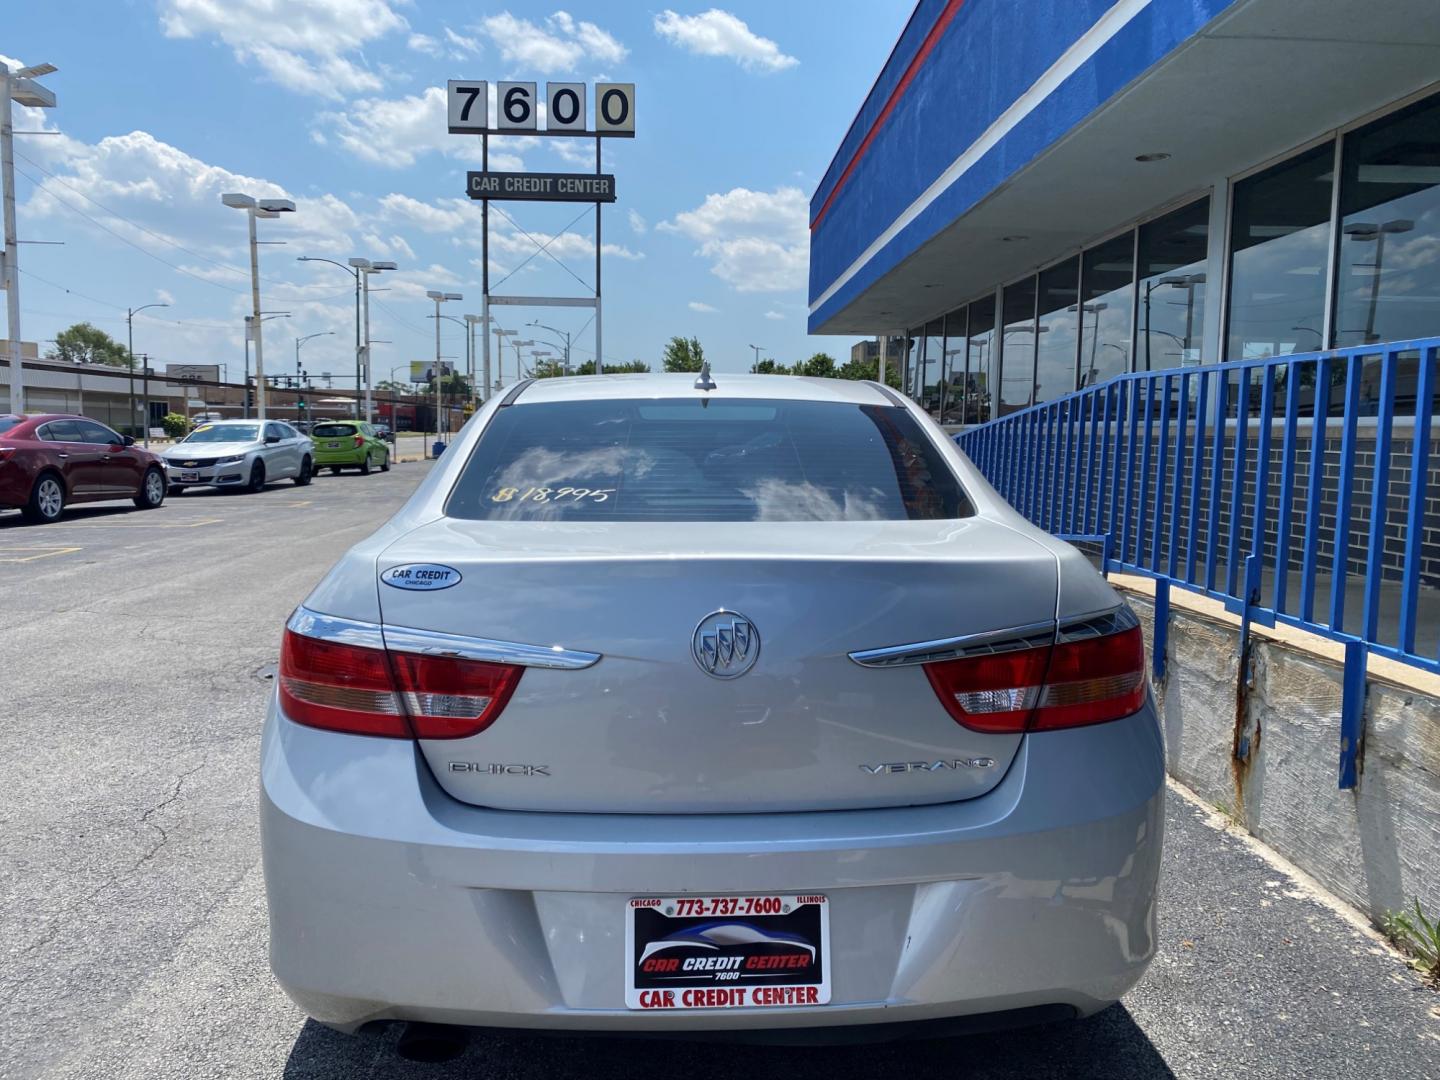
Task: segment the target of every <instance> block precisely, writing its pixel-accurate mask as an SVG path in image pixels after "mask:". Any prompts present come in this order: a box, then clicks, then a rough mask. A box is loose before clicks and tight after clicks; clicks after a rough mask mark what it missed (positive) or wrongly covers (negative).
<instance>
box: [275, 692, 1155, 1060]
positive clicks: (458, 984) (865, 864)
mask: <svg viewBox="0 0 1440 1080" xmlns="http://www.w3.org/2000/svg"><path fill="white" fill-rule="evenodd" d="M1163 781H1164V770H1163V758H1162V753H1161V743H1160V735H1159V730H1158V726H1157V724H1156V720H1155V715H1154V712H1153V708H1152V707H1151V706H1149V705H1147V707H1146V709H1145V710H1144V711H1142V712H1141V713H1139V714H1137V715H1136V716H1134V717H1131V718H1129V719H1128V720H1124V721H1120V722H1117V723H1112V724H1106V725H1101V726H1098V727H1094V728H1086V729H1080V730H1076V731H1067V732H1053V733H1046V734H1043V735H1038V736H1033V735H1032V736H1030V737H1028V738H1027V739H1026V740H1025V742H1024V745H1023V746H1022V748H1021V750H1020V753H1019V754H1018V755H1017V757H1016V760H1015V762H1014V764H1013V765H1012V767H1011V769H1010V771H1009V773H1008V774H1007V775H1006V777H1005V779H1004V780H1003V781H1002V782H1001V784H1000V785H999V786H998V787H997V788H996V789H995V790H994V791H992V792H990V793H989V794H988V795H986V796H983V797H981V798H977V799H972V800H969V801H967V802H962V803H951V804H947V805H941V806H927V807H910V808H902V809H887V810H864V811H840V812H836V811H831V812H827V813H782V814H763V815H760V814H754V815H693V816H659V815H657V816H653V817H650V816H638V815H629V816H626V815H583V814H540V813H525V812H514V811H494V810H485V809H481V808H477V807H472V806H466V805H464V804H461V803H458V802H456V801H455V800H453V799H451V798H450V797H449V796H447V795H446V794H445V793H444V792H442V791H441V790H440V789H439V787H438V786H437V785H436V784H435V782H434V780H433V778H432V777H431V775H430V773H429V770H428V767H427V766H426V765H425V764H424V762H423V761H422V760H421V758H420V756H419V754H418V752H417V751H416V748H415V747H414V746H413V745H411V744H409V743H405V742H400V741H395V740H386V739H369V738H363V737H358V736H345V735H336V734H332V733H328V732H321V731H316V730H313V729H310V728H305V727H301V726H299V725H296V724H294V723H292V722H290V721H289V720H287V719H285V718H284V716H283V715H281V714H280V713H279V712H278V710H277V708H276V706H275V703H274V701H273V700H272V703H271V710H270V716H269V718H268V721H267V724H266V729H265V738H264V746H263V751H262V780H261V784H262V797H261V814H262V823H261V824H262V838H263V848H264V865H265V878H266V890H267V894H268V898H269V906H270V930H271V965H272V967H273V969H274V972H275V975H276V977H277V978H278V979H279V981H280V982H281V984H282V985H283V986H284V988H285V990H286V992H287V993H289V994H290V996H291V997H292V998H293V999H294V1000H295V1001H296V1002H297V1003H298V1004H299V1005H300V1006H301V1008H303V1009H304V1010H305V1011H306V1012H308V1013H309V1014H310V1015H311V1016H313V1017H315V1018H316V1019H318V1020H320V1021H322V1022H325V1023H327V1024H330V1025H332V1026H335V1027H339V1028H342V1029H346V1030H353V1029H354V1028H356V1027H358V1026H360V1025H361V1024H363V1023H365V1022H367V1021H371V1020H378V1019H403V1020H425V1021H432V1022H436V1023H450V1024H466V1025H477V1026H491V1027H495V1026H499V1027H533V1028H556V1029H575V1030H610V1031H618V1032H623V1031H634V1032H642V1031H651V1032H656V1031H707V1030H708V1031H721V1030H742V1029H749V1030H756V1029H766V1028H772V1029H773V1028H813V1027H822V1026H829V1025H850V1024H874V1023H891V1022H901V1021H921V1020H932V1019H938V1018H943V1017H959V1016H971V1015H977V1014H986V1013H993V1012H1000V1011H1003V1010H1013V1009H1027V1008H1033V1007H1039V1006H1052V1005H1054V1006H1068V1007H1069V1008H1071V1009H1073V1010H1075V1011H1076V1012H1078V1013H1082V1014H1084V1013H1090V1012H1093V1011H1096V1010H1098V1009H1100V1008H1103V1007H1104V1006H1105V1005H1107V1004H1109V1003H1110V1002H1112V1001H1114V1000H1116V999H1117V998H1119V997H1120V996H1121V995H1122V994H1123V993H1124V992H1125V991H1126V990H1128V989H1129V988H1130V987H1131V986H1132V985H1133V984H1134V983H1135V982H1136V980H1137V979H1139V977H1140V975H1141V974H1142V973H1143V972H1144V969H1145V967H1146V965H1147V964H1148V963H1149V961H1150V958H1151V956H1152V955H1153V952H1154V949H1155V888H1156V879H1157V876H1158V872H1159V858H1160V842H1161V828H1162V821H1163V805H1162V804H1163ZM772 891H773V892H797V891H801V892H823V893H825V894H827V895H828V896H829V898H830V941H831V962H832V972H833V975H832V984H833V996H832V1003H831V1004H830V1005H827V1006H820V1007H810V1008H777V1009H752V1010H740V1011H707V1012H683V1013H673V1012H667V1013H655V1012H644V1013H641V1012H631V1011H628V1010H626V1009H625V1007H624V966H623V965H624V962H625V960H624V955H625V954H624V945H625V927H624V921H623V919H624V911H625V900H626V899H627V898H628V897H630V896H636V895H652V896H663V895H677V894H683V893H689V892H694V893H739V892H772Z"/></svg>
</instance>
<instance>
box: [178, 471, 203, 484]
mask: <svg viewBox="0 0 1440 1080" xmlns="http://www.w3.org/2000/svg"><path fill="white" fill-rule="evenodd" d="M199 479H200V474H199V473H198V472H182V473H181V474H180V482H181V483H182V484H193V483H195V482H196V481H198V480H199Z"/></svg>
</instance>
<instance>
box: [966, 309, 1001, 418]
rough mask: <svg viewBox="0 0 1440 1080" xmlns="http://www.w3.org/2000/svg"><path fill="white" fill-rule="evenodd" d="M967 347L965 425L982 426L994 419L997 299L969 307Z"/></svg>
mask: <svg viewBox="0 0 1440 1080" xmlns="http://www.w3.org/2000/svg"><path fill="white" fill-rule="evenodd" d="M968 314H969V325H968V327H967V335H966V339H965V342H966V345H965V418H964V420H963V421H962V423H966V424H983V423H985V422H986V421H987V420H989V419H990V418H991V417H992V416H993V415H994V402H993V400H992V396H993V389H992V388H993V387H994V386H995V383H996V380H995V378H994V376H993V372H994V371H995V297H994V296H993V295H991V296H987V297H985V298H984V299H983V300H976V301H975V302H974V303H972V304H971V305H970V307H969V311H968Z"/></svg>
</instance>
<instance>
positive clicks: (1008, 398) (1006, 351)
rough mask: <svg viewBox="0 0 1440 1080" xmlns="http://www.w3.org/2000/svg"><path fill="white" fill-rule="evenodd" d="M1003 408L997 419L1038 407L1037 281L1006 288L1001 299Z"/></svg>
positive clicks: (1001, 395)
mask: <svg viewBox="0 0 1440 1080" xmlns="http://www.w3.org/2000/svg"><path fill="white" fill-rule="evenodd" d="M1000 303H1001V307H1002V314H1001V324H1002V326H1003V329H1002V330H1001V334H1000V407H999V409H998V411H997V412H996V415H997V416H1005V415H1006V414H1008V413H1013V412H1017V411H1019V410H1020V409H1024V408H1027V407H1029V406H1030V405H1033V404H1035V279H1034V278H1033V277H1028V278H1023V279H1021V280H1020V281H1017V282H1015V284H1013V285H1006V286H1005V291H1004V293H1003V295H1002V297H1001V301H1000Z"/></svg>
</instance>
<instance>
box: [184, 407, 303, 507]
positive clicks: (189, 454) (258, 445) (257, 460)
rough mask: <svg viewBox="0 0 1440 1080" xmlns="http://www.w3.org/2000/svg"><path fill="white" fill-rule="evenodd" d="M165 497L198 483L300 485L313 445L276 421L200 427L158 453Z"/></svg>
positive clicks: (256, 487) (252, 488)
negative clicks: (163, 472) (289, 482)
mask: <svg viewBox="0 0 1440 1080" xmlns="http://www.w3.org/2000/svg"><path fill="white" fill-rule="evenodd" d="M160 456H161V458H162V459H163V460H164V462H165V467H166V471H167V472H168V473H169V482H170V494H172V495H175V494H178V493H179V492H181V491H184V490H185V489H186V488H187V487H194V486H197V485H203V486H214V487H235V488H245V489H247V490H250V491H259V490H260V489H261V488H263V487H264V486H265V485H266V484H268V483H270V482H271V481H272V480H293V481H294V482H295V483H296V484H298V485H300V486H304V485H305V484H308V483H310V480H311V479H312V478H313V477H314V475H315V456H314V444H313V443H312V442H311V441H310V438H309V436H307V435H302V434H301V433H300V432H298V431H296V430H295V429H294V428H293V427H291V426H290V425H289V424H287V423H285V422H284V421H281V420H216V421H214V422H212V423H208V424H201V425H200V426H199V427H197V428H196V429H195V430H194V431H192V432H190V434H189V435H187V436H185V438H183V439H181V440H180V441H179V442H177V443H176V444H175V445H174V446H172V447H170V448H169V449H168V450H165V451H164V452H163V453H162V454H161V455H160Z"/></svg>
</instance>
